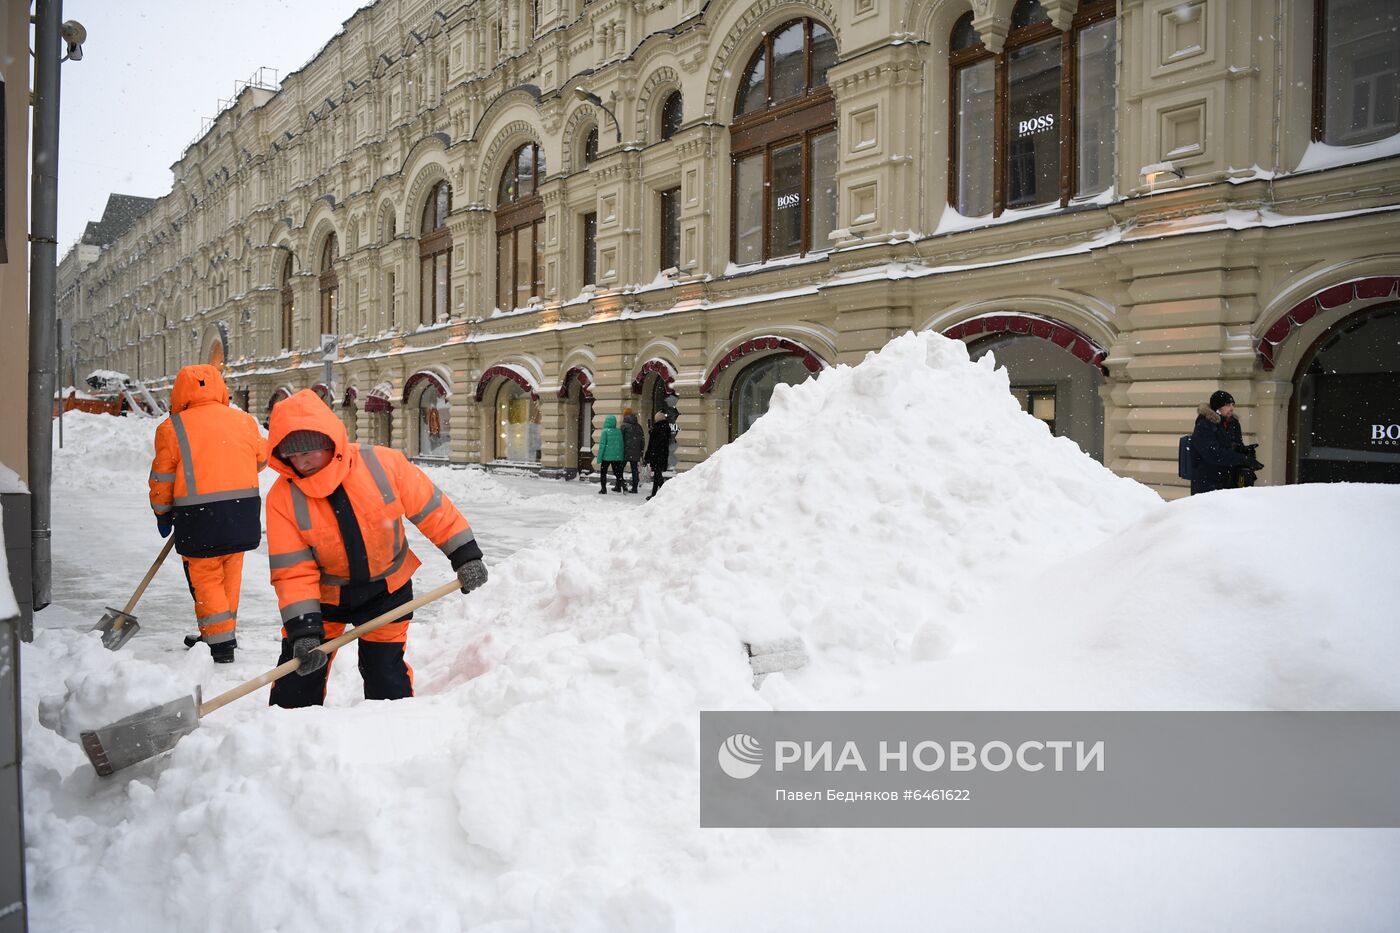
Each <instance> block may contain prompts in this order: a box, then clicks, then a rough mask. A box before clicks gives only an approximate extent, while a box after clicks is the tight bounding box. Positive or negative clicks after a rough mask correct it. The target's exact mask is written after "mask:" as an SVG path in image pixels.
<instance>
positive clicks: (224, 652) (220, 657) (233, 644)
mask: <svg viewBox="0 0 1400 933" xmlns="http://www.w3.org/2000/svg"><path fill="white" fill-rule="evenodd" d="M237 647H238V639H237V638H230V639H229V640H228V641H221V642H219V643H218V644H216V645H210V646H209V654H210V655H212V656H213V658H214V663H215V664H232V663H233V649H235V648H237Z"/></svg>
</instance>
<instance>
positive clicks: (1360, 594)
mask: <svg viewBox="0 0 1400 933" xmlns="http://www.w3.org/2000/svg"><path fill="white" fill-rule="evenodd" d="M1396 529H1400V487H1397V486H1380V485H1366V484H1359V483H1356V484H1345V483H1344V484H1332V485H1308V486H1285V487H1276V488H1262V487H1261V488H1255V489H1242V490H1232V491H1230V492H1229V493H1228V494H1211V495H1207V496H1194V497H1192V498H1189V499H1182V500H1179V501H1177V502H1174V503H1172V505H1171V506H1170V507H1163V508H1159V509H1156V510H1153V511H1152V512H1150V513H1148V514H1147V515H1145V516H1144V517H1143V518H1141V519H1139V520H1138V521H1137V522H1135V523H1133V524H1132V525H1131V526H1129V527H1128V528H1127V529H1125V530H1124V531H1123V532H1122V533H1120V534H1118V535H1115V536H1114V537H1112V538H1110V539H1108V540H1107V541H1105V542H1103V543H1102V544H1100V545H1098V546H1097V547H1095V548H1092V549H1090V550H1089V551H1087V552H1086V553H1076V554H1073V555H1072V556H1070V557H1068V558H1066V559H1065V560H1063V561H1061V562H1060V563H1057V564H1056V565H1055V566H1053V567H1050V568H1048V569H1047V570H1045V571H1044V572H1043V573H1042V574H1041V575H1039V577H1038V578H1036V579H1034V580H1032V581H1030V582H1029V584H1028V585H1026V586H1023V587H1019V588H1016V589H1013V590H1010V591H1008V592H1006V593H1005V594H1003V595H1002V597H1001V598H1000V599H998V600H996V601H995V602H993V603H990V604H989V605H987V606H986V607H985V611H984V612H983V613H981V616H980V620H981V621H980V624H979V626H978V628H977V630H976V631H974V632H968V633H967V636H968V637H967V639H966V640H965V642H964V644H963V648H964V651H965V654H966V655H968V656H971V657H970V658H969V657H959V658H957V659H954V660H953V661H952V662H950V663H947V664H941V665H928V666H923V665H914V666H909V667H906V668H905V669H903V670H901V671H898V672H895V673H893V674H892V675H891V676H892V680H889V681H886V682H885V683H883V684H882V685H881V687H880V689H879V690H877V691H875V692H874V698H873V699H871V700H869V701H867V702H862V701H861V700H859V699H858V698H852V703H854V704H856V705H871V704H872V703H874V704H876V705H878V704H879V703H884V704H891V703H893V704H894V705H896V706H914V707H931V708H949V709H1033V708H1042V709H1110V710H1111V709H1200V710H1211V709H1283V710H1294V709H1297V710H1329V709H1330V710H1353V709H1400V678H1397V677H1395V674H1394V672H1395V666H1396V663H1397V661H1400V626H1397V625H1395V624H1394V621H1393V620H1394V607H1395V606H1396V605H1400V576H1397V575H1396V574H1395V573H1394V572H1393V564H1394V548H1395V535H1396ZM993 658H995V659H997V663H996V664H994V665H993V664H987V663H985V662H986V661H987V660H990V659H993Z"/></svg>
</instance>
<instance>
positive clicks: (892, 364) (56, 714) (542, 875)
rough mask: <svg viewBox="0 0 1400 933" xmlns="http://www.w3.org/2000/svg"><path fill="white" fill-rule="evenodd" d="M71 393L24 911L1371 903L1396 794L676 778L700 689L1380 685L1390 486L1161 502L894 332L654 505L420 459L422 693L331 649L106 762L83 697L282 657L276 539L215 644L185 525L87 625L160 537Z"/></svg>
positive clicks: (556, 922)
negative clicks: (766, 664)
mask: <svg viewBox="0 0 1400 933" xmlns="http://www.w3.org/2000/svg"><path fill="white" fill-rule="evenodd" d="M67 432H68V433H67V439H68V446H67V447H66V449H65V451H64V452H63V453H62V454H61V455H60V456H59V458H58V464H57V468H56V477H55V482H56V494H57V495H56V500H57V501H56V507H55V542H56V544H55V563H56V578H57V579H56V581H55V602H56V605H55V606H53V607H51V608H50V609H48V610H45V612H44V613H42V614H41V615H40V616H39V620H38V621H39V625H40V632H39V635H38V637H37V639H36V642H35V644H34V645H33V646H31V647H29V648H28V649H26V654H25V656H24V664H25V667H24V690H25V696H24V708H25V717H26V721H25V754H26V763H25V781H26V802H27V810H26V820H27V825H26V831H27V834H28V842H29V880H30V890H31V897H32V902H31V909H32V915H33V918H34V919H33V922H32V928H33V929H35V930H74V931H77V930H98V929H101V930H133V931H136V930H141V931H148V930H191V929H203V930H221V931H222V930H226V931H244V930H247V931H255V930H257V931H262V930H329V929H340V930H382V929H412V930H416V931H417V930H423V931H436V930H443V931H449V930H453V931H455V930H468V929H472V930H483V931H487V930H489V931H492V933H504V931H525V930H559V931H585V930H606V931H621V930H637V931H663V930H672V929H674V930H684V931H702V930H728V929H760V930H789V929H808V930H850V929H871V930H876V929H879V930H896V929H899V930H905V929H908V930H913V929H918V930H926V929H948V930H1000V929H1036V930H1085V929H1113V930H1182V929H1193V930H1194V929H1218V930H1287V929H1296V930H1315V929H1348V930H1357V929H1374V930H1385V929H1394V928H1396V927H1397V925H1400V886H1397V885H1396V884H1395V877H1396V874H1397V870H1400V832H1397V831H1381V830H1375V831H1358V830H1347V831H1342V830H1337V831H1317V830H1309V831H1304V830H1273V831H1241V830H1228V831H1227V830H1216V831H1208V830H1154V831H1146V830H901V831H877V830H771V831H769V830H701V829H699V827H698V801H697V792H698V781H697V775H698V760H697V755H698V711H700V710H702V709H770V708H771V709H890V708H906V709H907V708H913V709H918V708H928V709H942V708H962V709H1037V708H1039V709H1131V708H1138V709H1279V708H1284V709H1396V708H1400V705H1397V704H1400V679H1398V678H1396V677H1395V675H1394V672H1395V670H1396V668H1397V664H1398V663H1400V626H1396V625H1395V624H1394V608H1393V607H1394V606H1396V605H1400V577H1397V575H1396V574H1394V573H1393V563H1394V554H1395V545H1396V539H1397V529H1400V489H1397V488H1395V487H1377V486H1355V485H1352V486H1331V487H1290V488H1282V489H1255V490H1248V491H1241V492H1232V493H1221V494H1213V495H1210V496H1205V497H1197V498H1195V499H1190V500H1185V501H1181V502H1176V503H1171V504H1166V503H1162V502H1161V501H1160V500H1158V499H1157V497H1156V496H1155V495H1154V494H1152V493H1151V492H1150V491H1148V490H1147V489H1146V488H1145V487H1142V486H1139V485H1138V484H1136V483H1133V482H1131V481H1129V480H1125V479H1121V478H1119V477H1116V476H1114V475H1112V474H1111V473H1109V472H1108V471H1106V470H1104V469H1103V468H1102V467H1101V466H1099V465H1098V464H1096V463H1094V462H1093V461H1092V460H1090V459H1089V458H1088V457H1086V456H1084V455H1083V454H1082V453H1080V452H1079V450H1078V449H1077V448H1076V447H1075V446H1074V445H1073V443H1071V442H1069V441H1067V440H1064V439H1057V438H1053V437H1051V436H1050V435H1049V434H1048V432H1046V430H1045V428H1044V426H1043V425H1042V424H1041V423H1040V422H1038V421H1035V420H1034V419H1032V418H1030V417H1028V416H1025V415H1023V414H1021V413H1020V411H1019V410H1018V409H1017V407H1016V404H1015V402H1014V401H1013V399H1012V398H1011V396H1010V394H1009V392H1008V391H1007V383H1006V376H1005V373H1004V372H1002V371H997V370H994V369H993V368H992V367H991V366H990V365H988V364H987V362H986V361H984V362H982V363H977V364H974V363H970V362H969V361H968V359H967V354H966V350H965V348H964V347H963V345H962V344H961V343H957V342H952V341H948V340H946V339H944V338H942V337H939V336H937V335H933V334H925V335H919V336H913V335H909V336H905V337H902V338H899V339H898V340H896V341H894V342H893V343H892V344H891V345H890V346H889V347H887V348H886V349H885V350H883V351H882V352H881V353H880V354H878V355H877V356H874V357H872V358H870V359H868V360H867V361H866V362H865V363H863V364H862V365H861V366H859V367H855V368H848V367H837V368H836V369H834V370H830V371H828V372H826V373H824V374H823V375H822V376H821V377H820V378H819V379H818V380H815V381H813V382H809V383H807V384H805V385H803V386H800V387H797V388H795V389H780V390H779V393H778V395H777V397H776V399H775V403H774V407H773V410H772V412H771V413H770V414H769V415H768V416H766V417H765V418H763V419H762V420H760V421H759V422H758V424H757V425H756V426H755V427H754V428H753V429H752V430H751V431H750V432H748V433H747V434H746V435H744V437H742V438H741V439H740V440H739V441H737V442H736V443H734V444H731V445H729V446H728V447H726V448H725V449H723V450H722V451H720V452H719V453H717V454H716V455H715V456H713V457H711V458H710V459H709V460H708V461H706V463H704V464H702V465H701V466H700V467H698V468H697V469H695V470H692V471H690V472H689V473H687V474H686V475H684V476H682V477H680V478H678V479H676V480H675V481H673V482H672V483H670V484H668V485H667V486H666V488H665V489H664V490H663V492H662V495H661V496H660V497H658V498H657V499H656V500H654V501H653V502H651V503H648V504H646V505H644V506H642V507H637V506H638V500H639V499H640V497H617V496H611V495H610V496H607V497H602V496H597V495H596V491H595V488H594V487H592V486H591V485H586V484H562V483H550V482H546V481H538V480H528V479H502V478H499V477H492V476H487V475H485V474H482V473H480V472H478V471H474V470H467V471H452V470H439V471H436V472H435V475H434V478H435V480H436V481H437V482H438V483H439V484H440V485H442V486H443V487H444V488H445V489H446V490H447V491H448V493H449V494H450V495H452V497H453V498H454V499H455V500H456V501H458V502H459V504H461V505H462V507H463V511H464V512H465V513H466V514H467V515H468V517H469V519H471V520H472V522H473V524H474V525H475V527H476V529H477V533H478V537H479V538H480V540H481V541H482V544H483V548H484V549H485V551H486V553H487V559H488V562H489V563H490V565H491V568H492V578H491V582H490V583H489V584H488V585H487V586H486V587H485V588H483V590H481V591H479V592H478V593H476V594H474V595H473V596H472V597H470V598H465V597H459V596H453V597H451V598H450V599H449V600H446V601H444V603H443V604H441V605H440V606H437V607H431V608H430V609H429V610H425V611H424V612H422V613H421V614H420V615H419V616H418V617H417V619H418V621H417V622H415V624H414V626H413V629H412V632H411V635H410V640H409V658H410V661H411V663H412V664H413V665H414V667H415V670H416V672H417V679H416V683H417V687H418V696H417V697H416V698H414V699H413V700H408V701H402V702H399V703H393V704H387V703H367V702H364V701H363V700H360V699H359V691H358V687H359V685H358V682H357V681H358V675H357V674H356V672H355V670H354V664H353V663H347V660H348V658H346V657H341V658H338V659H337V663H336V665H335V669H334V673H333V675H332V678H331V687H330V704H329V706H328V707H327V708H324V709H313V710H298V711H290V712H289V711H282V710H275V709H269V708H267V707H266V706H265V705H264V704H265V702H266V701H265V695H264V694H261V693H260V694H256V695H254V696H253V697H250V698H248V699H246V700H243V701H240V702H238V703H236V704H233V705H231V706H229V707H227V708H226V709H223V710H220V711H218V712H217V713H215V714H213V715H211V716H210V717H209V718H208V719H207V720H206V721H205V722H204V723H203V724H202V725H201V726H200V728H199V729H198V730H197V731H196V732H194V733H193V734H191V735H190V736H188V737H186V738H185V739H184V740H183V741H181V743H180V744H179V745H178V746H177V747H176V748H175V749H174V751H173V752H171V753H170V754H168V755H166V756H164V757H162V758H160V759H158V760H155V761H151V762H146V763H143V764H141V765H138V766H136V767H133V768H131V769H129V770H127V771H124V772H121V773H120V774H118V775H117V776H115V777H113V778H109V779H98V778H97V777H96V776H95V775H94V774H93V773H92V771H91V768H90V767H89V766H88V764H87V761H86V759H85V758H84V757H83V755H82V753H81V751H80V750H79V749H78V747H77V746H76V745H75V744H73V742H72V741H71V739H72V737H73V736H74V735H75V734H76V730H78V729H80V728H83V727H88V726H93V725H102V724H106V723H108V722H110V721H112V720H115V719H117V718H119V717H120V716H122V715H125V714H126V713H129V712H133V711H135V710H139V709H143V708H146V707H148V706H151V705H154V704H156V703H161V702H165V701H167V700H171V699H175V698H177V697H179V696H181V695H182V694H187V693H188V692H189V691H190V690H191V688H192V687H193V686H195V685H196V684H199V685H201V686H202V687H203V689H204V695H205V696H206V697H208V696H211V695H213V693H215V692H218V691H219V690H221V689H223V688H225V687H227V686H230V685H232V684H233V683H235V682H237V681H239V680H241V679H244V678H246V677H250V676H253V675H254V674H255V673H258V672H260V671H261V670H263V669H265V668H267V667H270V666H271V664H272V662H273V661H274V660H275V652H276V623H275V621H273V620H275V618H276V613H275V605H274V599H273V596H272V593H271V590H270V588H269V587H268V586H267V583H266V579H267V577H266V573H267V566H266V553H265V549H264V550H263V551H262V552H259V553H257V554H254V555H250V557H249V560H248V563H247V567H246V570H245V584H244V601H243V609H242V611H241V612H240V619H241V622H240V632H239V644H240V652H239V661H238V663H236V664H235V665H233V666H232V670H230V669H228V668H220V669H218V670H216V669H215V668H214V666H213V665H212V664H211V663H210V662H209V659H208V656H207V653H206V652H204V651H203V649H202V648H197V649H196V650H194V651H191V652H185V651H184V650H183V648H182V647H181V645H180V636H181V635H182V634H183V633H184V632H186V631H189V630H191V628H192V625H191V618H190V607H189V598H188V595H187V593H186V591H185V589H184V581H183V578H182V576H181V574H180V572H179V570H178V568H177V567H175V566H174V565H173V564H172V565H171V566H169V567H166V568H164V569H163V570H162V572H161V573H160V574H159V575H158V577H157V580H156V583H155V584H154V585H153V588H152V591H151V593H150V595H149V596H148V597H147V599H146V600H145V601H143V603H142V605H141V606H139V607H138V608H137V615H138V616H139V617H140V618H141V621H142V626H143V628H142V632H141V634H139V635H138V636H137V637H136V638H135V639H133V641H132V642H131V643H130V644H129V645H128V646H127V648H126V649H124V650H123V651H121V652H118V653H115V654H114V653H111V652H107V651H105V650H104V649H102V648H101V646H100V644H99V643H98V641H97V639H96V636H93V635H90V634H87V633H86V629H87V628H88V627H90V626H91V624H92V622H93V621H95V620H96V619H97V617H98V616H100V614H101V610H102V607H103V605H105V604H119V603H120V601H121V600H123V599H124V598H125V596H126V595H127V594H128V593H129V591H130V587H131V584H132V581H134V580H135V579H136V578H138V577H139V576H140V574H141V573H142V572H143V570H144V569H145V566H146V565H147V564H148V562H149V560H150V558H151V557H152V556H153V555H154V554H155V552H156V551H157V549H158V547H159V543H160V542H159V539H158V538H157V537H156V535H155V533H154V529H153V528H152V527H151V526H152V525H153V522H152V521H151V518H150V515H149V510H148V508H147V507H146V505H145V502H144V477H145V474H146V471H147V470H148V468H149V455H148V451H149V449H150V446H149V445H150V438H151V435H152V433H153V423H151V422H142V421H134V420H132V419H120V420H119V419H111V418H103V417H102V416H77V417H73V420H72V421H70V422H69V424H68V428H67ZM417 544H418V546H417V549H418V550H419V552H420V554H422V555H423V556H424V557H425V559H426V566H425V568H424V569H423V570H422V571H420V574H419V580H420V582H421V583H422V585H423V588H424V589H426V588H428V587H430V586H432V585H435V584H436V583H437V582H438V580H439V579H441V578H445V576H446V574H447V572H448V571H447V568H446V562H445V560H443V559H442V558H441V557H434V552H433V551H432V549H431V548H430V547H427V546H426V545H425V544H424V543H423V542H422V541H421V539H420V540H419V541H418V543H417ZM790 636H798V637H801V638H802V639H803V641H804V642H805V644H806V647H807V650H808V652H809V654H810V655H811V658H812V661H811V663H810V664H809V665H808V667H806V668H805V669H803V670H801V671H797V672H794V673H790V674H786V675H781V674H780V675H774V676H772V677H770V678H769V679H768V680H767V681H766V682H765V683H764V684H763V687H762V688H761V689H760V690H758V691H755V690H754V689H753V687H752V678H751V676H750V671H749V668H748V664H747V661H746V659H745V658H744V656H743V654H742V652H741V650H740V647H739V646H740V644H741V643H742V642H744V641H746V640H749V641H751V640H762V639H767V638H777V637H790ZM346 650H347V651H350V649H346Z"/></svg>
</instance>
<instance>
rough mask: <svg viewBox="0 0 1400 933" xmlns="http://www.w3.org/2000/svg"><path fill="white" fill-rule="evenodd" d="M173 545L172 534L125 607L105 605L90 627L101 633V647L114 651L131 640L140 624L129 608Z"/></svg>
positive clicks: (133, 605) (137, 598) (134, 603)
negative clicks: (102, 611) (114, 607)
mask: <svg viewBox="0 0 1400 933" xmlns="http://www.w3.org/2000/svg"><path fill="white" fill-rule="evenodd" d="M174 546H175V536H174V535H173V534H172V535H171V536H170V537H169V538H167V539H166V541H165V547H163V548H161V549H160V553H159V554H157V555H156V562H155V563H154V564H151V569H150V570H147V571H146V576H145V577H144V578H142V580H141V585H140V586H138V587H137V588H136V592H135V593H132V594H131V599H130V600H129V601H128V602H127V604H126V608H125V609H113V608H112V607H111V606H108V607H107V611H106V612H104V613H103V614H102V618H101V619H99V620H98V622H97V624H96V625H94V626H93V627H92V630H93V631H94V632H101V633H102V647H104V648H107V649H108V650H110V651H116V650H117V649H118V648H120V647H121V646H122V645H124V644H126V643H127V642H128V641H130V640H131V636H132V635H135V634H136V633H137V632H138V631H139V630H140V629H141V626H140V624H138V623H137V621H136V616H134V615H132V614H131V610H133V609H135V608H136V603H137V601H138V600H139V599H140V598H141V594H142V593H144V592H146V587H148V586H150V584H151V580H152V579H153V578H154V577H155V575H156V571H157V570H159V569H160V565H161V564H163V563H165V555H167V554H169V553H170V549H171V548H173V547H174Z"/></svg>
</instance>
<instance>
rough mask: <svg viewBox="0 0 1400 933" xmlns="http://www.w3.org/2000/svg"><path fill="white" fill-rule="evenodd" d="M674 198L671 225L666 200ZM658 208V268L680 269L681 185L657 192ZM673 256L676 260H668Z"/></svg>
mask: <svg viewBox="0 0 1400 933" xmlns="http://www.w3.org/2000/svg"><path fill="white" fill-rule="evenodd" d="M668 199H671V200H672V207H673V210H674V211H675V217H674V220H673V223H672V224H670V225H669V226H668V225H667V223H666V202H667V200H668ZM656 208H657V219H658V223H657V226H656V229H657V231H658V232H659V235H658V236H657V262H658V263H659V265H658V266H657V268H658V269H659V270H660V271H662V272H665V271H666V270H667V269H675V270H677V271H679V270H680V267H681V186H680V185H672V186H671V187H669V188H662V189H661V190H659V191H657V192H656ZM672 256H674V257H675V261H674V262H668V261H667V260H668V259H669V258H671V257H672Z"/></svg>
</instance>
